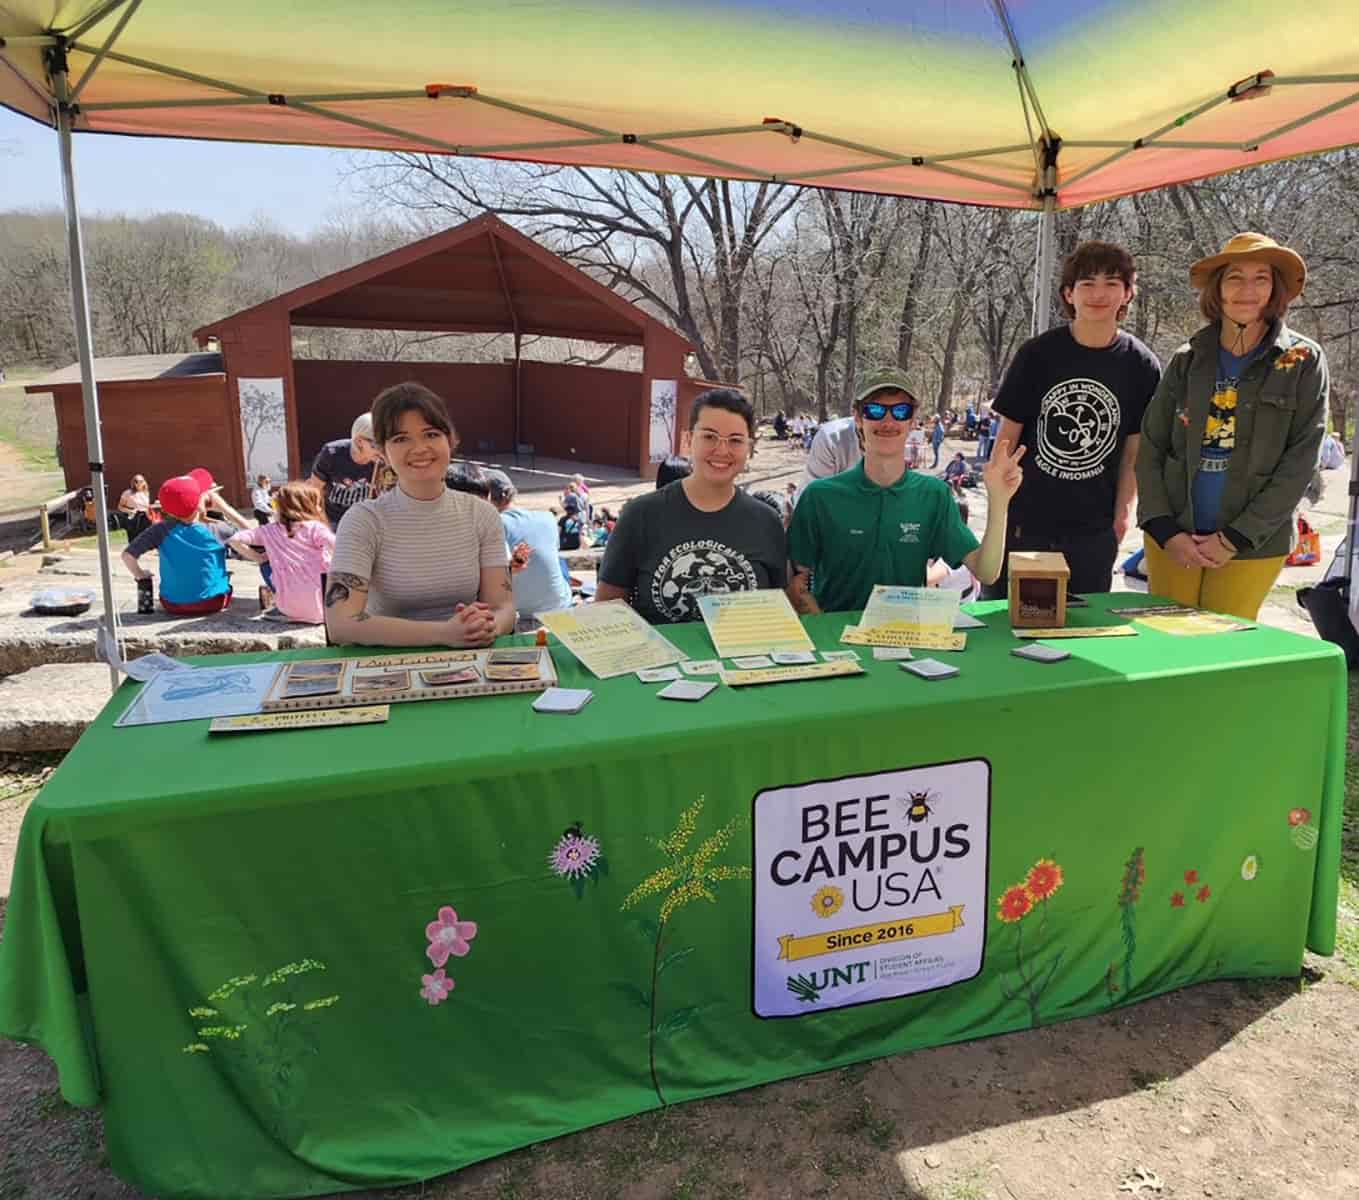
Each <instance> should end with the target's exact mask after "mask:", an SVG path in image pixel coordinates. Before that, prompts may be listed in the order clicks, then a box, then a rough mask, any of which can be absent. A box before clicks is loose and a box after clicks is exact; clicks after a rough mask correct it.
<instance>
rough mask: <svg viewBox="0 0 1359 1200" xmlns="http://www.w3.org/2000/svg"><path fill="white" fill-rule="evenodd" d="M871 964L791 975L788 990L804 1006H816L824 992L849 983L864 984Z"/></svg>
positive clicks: (855, 964)
mask: <svg viewBox="0 0 1359 1200" xmlns="http://www.w3.org/2000/svg"><path fill="white" fill-rule="evenodd" d="M869 965H870V964H869V963H867V962H857V963H850V964H848V965H847V966H843V967H827V968H826V969H825V970H824V971H808V972H807V974H805V975H790V976H789V977H788V990H789V991H790V992H792V993H793V995H794V996H796V997H797V998H798V999H799V1000H801V1001H802V1002H803V1003H804V1004H815V1003H816V1002H817V1001H818V1000H820V999H821V993H822V992H828V991H832V990H834V989H835V988H838V987H840V986H841V985H842V984H847V983H864V982H866V981H867V980H866V976H867V972H868V967H869Z"/></svg>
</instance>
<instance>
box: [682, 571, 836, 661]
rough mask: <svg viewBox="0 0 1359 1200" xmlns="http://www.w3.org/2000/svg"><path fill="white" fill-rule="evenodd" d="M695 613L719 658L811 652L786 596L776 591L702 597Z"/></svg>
mask: <svg viewBox="0 0 1359 1200" xmlns="http://www.w3.org/2000/svg"><path fill="white" fill-rule="evenodd" d="M698 611H699V612H700V613H701V614H702V616H703V624H705V625H706V626H707V627H708V636H709V637H710V638H712V641H713V648H714V649H715V650H716V651H717V653H718V654H719V655H720V656H721V657H722V658H744V657H747V656H749V655H758V654H792V653H797V652H798V651H802V652H804V653H806V652H809V651H811V650H812V649H813V646H812V639H811V638H809V637H808V636H807V631H806V630H805V629H803V628H802V622H801V621H799V620H798V616H797V613H795V612H794V611H793V606H792V605H791V604H789V603H788V597H787V595H785V594H784V593H783V592H782V591H780V590H779V589H777V588H764V589H761V590H759V591H750V592H731V593H729V594H728V595H725V596H702V597H700V598H699V601H698Z"/></svg>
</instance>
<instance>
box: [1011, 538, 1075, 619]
mask: <svg viewBox="0 0 1359 1200" xmlns="http://www.w3.org/2000/svg"><path fill="white" fill-rule="evenodd" d="M1009 573H1010V626H1011V628H1013V629H1060V628H1061V627H1062V626H1063V625H1065V624H1066V585H1067V581H1068V580H1069V579H1070V578H1071V568H1070V567H1068V566H1067V565H1066V555H1065V554H1056V553H1053V552H1051V551H1047V550H1014V551H1011V553H1010V560H1009Z"/></svg>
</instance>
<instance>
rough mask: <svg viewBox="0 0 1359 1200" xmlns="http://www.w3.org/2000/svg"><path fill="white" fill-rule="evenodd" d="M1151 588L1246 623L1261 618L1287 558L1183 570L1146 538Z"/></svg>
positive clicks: (1170, 597) (1251, 559)
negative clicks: (1266, 599)
mask: <svg viewBox="0 0 1359 1200" xmlns="http://www.w3.org/2000/svg"><path fill="white" fill-rule="evenodd" d="M1146 550H1147V589H1148V590H1149V591H1151V592H1153V593H1155V594H1156V595H1158V596H1166V597H1167V598H1169V599H1171V600H1174V601H1175V602H1176V603H1177V604H1190V605H1193V606H1194V607H1195V608H1206V609H1208V611H1209V612H1216V613H1226V614H1227V615H1228V616H1232V617H1240V618H1241V619H1242V620H1243V621H1254V620H1255V618H1256V617H1258V616H1259V615H1260V605H1261V604H1263V603H1264V600H1265V597H1266V596H1267V595H1268V594H1269V589H1270V588H1272V587H1273V586H1274V581H1275V580H1276V579H1278V577H1279V571H1280V570H1281V569H1282V568H1283V563H1284V560H1283V557H1282V556H1280V557H1278V558H1245V559H1241V558H1234V559H1232V561H1231V562H1229V563H1228V564H1227V565H1226V566H1225V567H1215V568H1213V569H1212V570H1205V569H1204V568H1202V567H1192V568H1187V567H1181V566H1179V565H1177V564H1176V562H1175V560H1174V559H1172V558H1171V557H1170V555H1169V554H1167V553H1166V552H1165V551H1164V550H1162V549H1161V547H1160V546H1158V545H1157V544H1156V542H1155V540H1154V539H1152V538H1147V539H1146Z"/></svg>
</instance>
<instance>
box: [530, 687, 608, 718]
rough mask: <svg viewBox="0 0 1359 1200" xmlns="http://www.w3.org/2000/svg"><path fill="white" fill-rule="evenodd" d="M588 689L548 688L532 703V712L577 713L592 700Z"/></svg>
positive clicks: (592, 693)
mask: <svg viewBox="0 0 1359 1200" xmlns="http://www.w3.org/2000/svg"><path fill="white" fill-rule="evenodd" d="M594 695H595V694H594V692H592V691H591V690H590V689H589V688H548V689H547V691H545V692H543V693H542V695H540V696H539V697H538V699H536V700H535V701H534V702H533V711H534V712H541V713H578V712H580V710H581V709H582V708H584V707H585V706H586V705H587V704H589V703H590V701H591V700H593V699H594Z"/></svg>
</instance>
